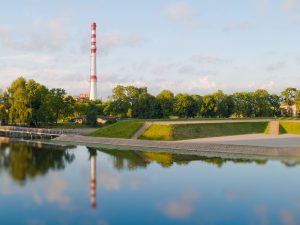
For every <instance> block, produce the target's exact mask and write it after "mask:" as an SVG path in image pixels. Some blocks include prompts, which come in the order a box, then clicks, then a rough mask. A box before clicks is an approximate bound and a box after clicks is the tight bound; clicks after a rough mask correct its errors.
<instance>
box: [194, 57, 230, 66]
mask: <svg viewBox="0 0 300 225" xmlns="http://www.w3.org/2000/svg"><path fill="white" fill-rule="evenodd" d="M191 60H192V61H193V62H195V63H200V64H202V63H208V64H217V63H222V62H224V60H222V59H220V58H218V57H214V56H205V55H194V56H192V58H191Z"/></svg>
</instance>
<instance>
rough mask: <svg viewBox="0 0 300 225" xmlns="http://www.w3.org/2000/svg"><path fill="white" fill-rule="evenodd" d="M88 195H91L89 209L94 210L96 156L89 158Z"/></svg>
mask: <svg viewBox="0 0 300 225" xmlns="http://www.w3.org/2000/svg"><path fill="white" fill-rule="evenodd" d="M90 176H91V180H90V195H91V208H93V209H95V208H96V155H92V156H91V162H90Z"/></svg>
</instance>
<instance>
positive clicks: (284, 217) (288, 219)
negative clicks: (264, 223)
mask: <svg viewBox="0 0 300 225" xmlns="http://www.w3.org/2000/svg"><path fill="white" fill-rule="evenodd" d="M280 219H281V221H282V224H284V225H296V224H298V223H296V221H295V218H294V216H293V214H292V213H291V212H290V211H288V210H282V211H281V212H280Z"/></svg>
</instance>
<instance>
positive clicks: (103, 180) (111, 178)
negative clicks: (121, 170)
mask: <svg viewBox="0 0 300 225" xmlns="http://www.w3.org/2000/svg"><path fill="white" fill-rule="evenodd" d="M97 179H98V181H99V186H100V187H102V188H103V189H105V190H108V191H117V190H119V189H120V187H121V177H120V175H119V174H118V173H112V172H111V171H108V170H107V169H106V168H102V169H101V170H100V173H99V175H98V177H97Z"/></svg>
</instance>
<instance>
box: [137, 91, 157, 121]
mask: <svg viewBox="0 0 300 225" xmlns="http://www.w3.org/2000/svg"><path fill="white" fill-rule="evenodd" d="M157 106H158V104H157V102H156V99H155V97H154V96H152V95H150V94H148V93H142V94H140V95H139V98H138V100H137V101H136V102H135V103H134V105H133V117H136V118H144V119H146V118H157V114H156V113H157Z"/></svg>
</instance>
